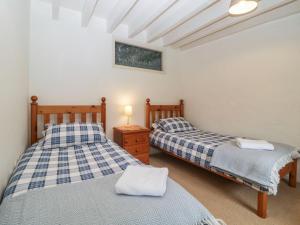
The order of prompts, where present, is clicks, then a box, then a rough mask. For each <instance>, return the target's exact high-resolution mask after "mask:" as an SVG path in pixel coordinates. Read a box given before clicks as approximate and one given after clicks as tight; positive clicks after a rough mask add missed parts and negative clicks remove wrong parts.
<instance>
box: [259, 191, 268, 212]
mask: <svg viewBox="0 0 300 225" xmlns="http://www.w3.org/2000/svg"><path fill="white" fill-rule="evenodd" d="M267 210H268V193H266V192H260V191H259V192H258V195H257V215H258V216H259V217H261V218H267Z"/></svg>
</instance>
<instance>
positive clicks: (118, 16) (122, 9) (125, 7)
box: [107, 0, 138, 33]
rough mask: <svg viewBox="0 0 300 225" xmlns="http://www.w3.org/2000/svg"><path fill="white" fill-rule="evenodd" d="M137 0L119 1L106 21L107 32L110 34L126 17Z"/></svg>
mask: <svg viewBox="0 0 300 225" xmlns="http://www.w3.org/2000/svg"><path fill="white" fill-rule="evenodd" d="M137 1H138V0H119V2H118V3H117V5H116V6H115V7H114V9H113V11H112V14H111V15H110V17H109V18H108V20H107V31H108V32H109V33H112V32H113V31H114V30H115V29H116V28H117V27H118V26H119V25H120V24H121V23H122V21H123V20H124V18H125V17H126V16H127V15H128V13H129V12H130V11H131V9H132V8H133V7H134V6H135V4H136V3H137Z"/></svg>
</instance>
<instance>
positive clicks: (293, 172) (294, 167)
mask: <svg viewBox="0 0 300 225" xmlns="http://www.w3.org/2000/svg"><path fill="white" fill-rule="evenodd" d="M289 186H290V187H294V188H295V187H296V186H297V160H294V162H293V163H292V168H291V171H290V174H289Z"/></svg>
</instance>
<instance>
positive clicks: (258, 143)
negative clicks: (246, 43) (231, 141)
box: [236, 138, 274, 151]
mask: <svg viewBox="0 0 300 225" xmlns="http://www.w3.org/2000/svg"><path fill="white" fill-rule="evenodd" d="M236 144H237V146H238V147H240V148H247V149H258V150H269V151H272V150H274V145H273V144H271V143H269V142H267V141H265V140H250V139H244V138H236Z"/></svg>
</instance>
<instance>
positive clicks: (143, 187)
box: [115, 165, 169, 196]
mask: <svg viewBox="0 0 300 225" xmlns="http://www.w3.org/2000/svg"><path fill="white" fill-rule="evenodd" d="M168 173H169V171H168V168H154V167H145V166H130V165H129V166H128V167H127V168H126V170H125V171H124V173H123V175H122V176H121V177H120V179H119V180H118V181H117V183H116V185H115V190H116V192H117V193H118V194H126V195H150V196H163V195H164V194H165V192H166V189H167V178H168Z"/></svg>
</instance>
